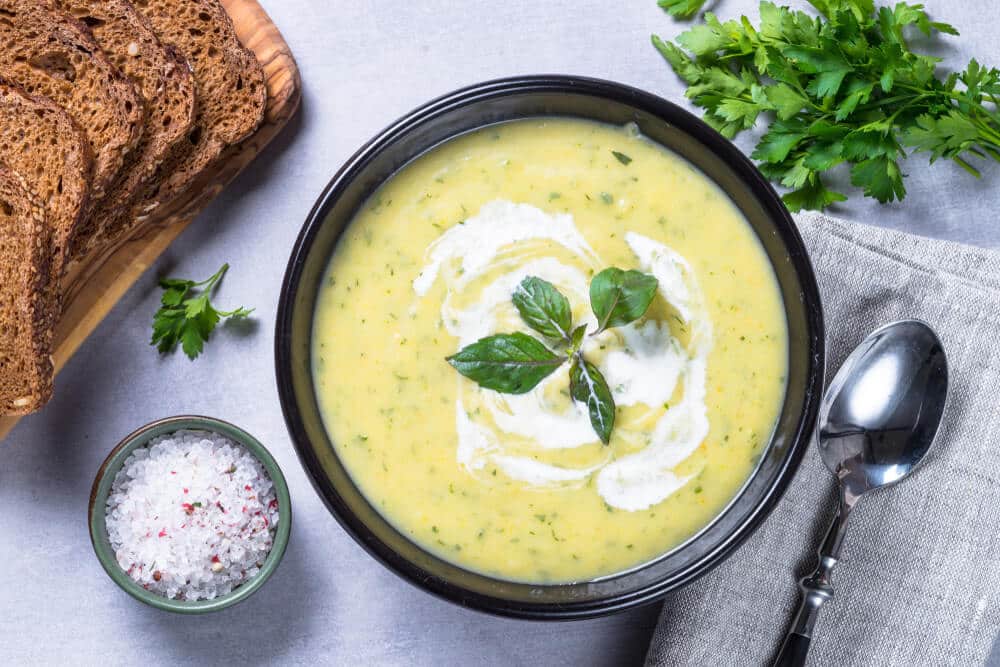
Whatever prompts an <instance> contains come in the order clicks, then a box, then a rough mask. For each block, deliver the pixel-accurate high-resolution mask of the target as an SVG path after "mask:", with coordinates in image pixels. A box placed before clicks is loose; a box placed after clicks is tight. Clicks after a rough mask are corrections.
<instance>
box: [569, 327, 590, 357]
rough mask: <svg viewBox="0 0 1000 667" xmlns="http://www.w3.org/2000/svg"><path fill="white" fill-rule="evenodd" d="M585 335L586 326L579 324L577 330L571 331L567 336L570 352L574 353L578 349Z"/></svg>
mask: <svg viewBox="0 0 1000 667" xmlns="http://www.w3.org/2000/svg"><path fill="white" fill-rule="evenodd" d="M586 335H587V325H586V324H581V325H580V326H578V327H577V328H575V329H573V333H571V334H570V336H569V347H570V350H571V351H572V352H576V351H577V350H579V349H580V345H581V344H582V343H583V337H584V336H586Z"/></svg>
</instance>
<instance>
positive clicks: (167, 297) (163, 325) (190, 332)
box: [150, 264, 253, 359]
mask: <svg viewBox="0 0 1000 667" xmlns="http://www.w3.org/2000/svg"><path fill="white" fill-rule="evenodd" d="M228 269H229V265H228V264H223V265H222V268H220V269H219V270H218V271H216V272H215V274H214V275H212V277H211V278H208V279H207V280H203V281H201V282H195V281H193V280H182V279H178V278H162V279H161V280H160V287H162V288H163V290H164V291H163V294H162V295H160V304H161V306H160V309H159V310H158V311H156V313H155V314H154V315H153V337H152V340H150V345H155V346H156V349H157V350H159V351H160V353H161V354H166V353H168V352H172V351H173V350H174V349H176V347H177V344H178V343H180V346H181V349H182V350H184V354H186V355H187V356H188V358H190V359H194V358H195V357H197V356H198V355H199V354H201V352H202V350H203V349H204V347H205V342H206V341H207V340H208V338H209V336H211V334H212V331H213V330H215V327H216V326H217V325H218V324H219V322H220V321H221V320H223V319H226V318H231V319H238V318H244V317H247V316H248V315H250V313H252V312H253V308H244V307H242V306H241V307H239V308H236V309H235V310H230V311H220V310H216V309H215V308H214V307H213V306H212V303H211V301H210V298H211V295H212V291H213V290H214V289H215V287H216V286H217V285H218V284H219V281H220V280H221V279H222V276H223V275H224V274H225V273H226V271H227V270H228ZM195 290H197V291H199V293H198V294H196V295H195V294H194V291H195Z"/></svg>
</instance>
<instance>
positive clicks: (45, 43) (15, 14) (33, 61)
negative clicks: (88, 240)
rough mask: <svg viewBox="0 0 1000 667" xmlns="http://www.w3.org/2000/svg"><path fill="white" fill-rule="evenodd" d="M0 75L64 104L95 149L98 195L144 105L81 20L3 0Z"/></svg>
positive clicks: (33, 0) (37, 2) (38, 4)
mask: <svg viewBox="0 0 1000 667" xmlns="http://www.w3.org/2000/svg"><path fill="white" fill-rule="evenodd" d="M0 77H3V78H4V79H6V80H8V81H12V82H14V83H17V84H18V85H19V86H21V87H22V88H23V89H24V90H25V91H26V92H28V93H29V94H32V95H43V96H45V97H48V98H50V99H51V100H52V101H53V102H55V103H56V104H58V105H59V106H61V107H63V108H64V109H66V111H67V112H69V114H70V116H72V117H73V119H74V120H75V121H76V122H77V124H78V125H79V126H80V127H81V128H82V129H83V131H84V132H85V133H86V135H87V138H88V140H89V141H90V144H91V149H92V151H93V154H94V161H95V162H94V178H93V189H92V192H91V199H92V201H93V202H94V203H96V202H97V201H99V200H100V199H101V198H102V197H103V196H104V195H105V193H106V192H107V189H108V187H109V186H110V185H111V184H112V182H113V181H114V179H115V177H116V176H117V175H118V173H119V171H120V170H121V168H122V166H123V164H124V163H125V158H126V156H127V155H128V154H129V153H130V152H131V151H132V150H133V149H134V148H135V146H136V145H137V144H138V142H139V139H140V138H141V136H142V130H143V124H144V121H145V107H144V105H143V103H142V98H141V97H140V95H139V93H138V91H137V90H136V87H135V85H134V84H133V83H132V82H131V81H129V80H128V79H127V78H126V77H125V75H123V74H122V73H121V72H119V71H118V68H116V67H115V66H114V65H113V64H112V63H111V61H110V60H108V58H107V56H105V55H104V53H103V52H102V51H101V49H100V47H99V46H98V45H97V43H96V42H95V41H94V39H93V37H91V35H90V32H89V31H88V30H87V28H86V26H84V25H83V24H82V23H80V22H79V21H76V20H74V19H72V18H70V17H69V16H67V15H64V14H61V13H58V12H55V11H53V10H52V9H50V8H49V7H47V6H46V5H45V3H44V2H42V1H41V0H0Z"/></svg>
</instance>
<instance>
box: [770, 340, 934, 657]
mask: <svg viewBox="0 0 1000 667" xmlns="http://www.w3.org/2000/svg"><path fill="white" fill-rule="evenodd" d="M947 393H948V362H947V360H946V359H945V354H944V348H943V347H942V346H941V341H940V340H939V339H938V337H937V335H936V334H935V333H934V331H933V330H932V329H931V328H930V327H929V326H927V325H926V324H924V323H923V322H920V321H918V320H903V321H900V322H894V323H893V324H889V325H887V326H884V327H882V328H881V329H878V330H877V331H875V332H874V333H872V334H871V335H870V336H868V338H866V339H865V340H864V341H863V342H862V343H861V345H859V346H858V348H857V349H856V350H854V352H852V353H851V355H850V356H849V357H848V358H847V361H845V362H844V365H843V366H841V368H840V370H839V371H838V372H837V375H836V377H834V378H833V382H831V383H830V386H829V387H828V388H827V390H826V394H825V395H824V397H823V403H822V404H821V406H820V413H819V424H820V426H819V438H818V441H819V453H820V457H821V458H822V459H823V463H825V464H826V467H827V468H829V469H830V471H831V472H832V473H833V474H834V475H836V476H837V479H838V480H839V482H840V506H839V508H838V510H837V515H836V516H835V517H834V519H833V523H832V524H831V525H830V530H829V531H828V532H827V534H826V539H824V540H823V544H822V546H821V547H820V548H819V565H817V567H816V569H815V571H813V573H812V574H811V575H809V576H808V577H805V578H803V579H802V580H801V581H800V582H799V588H800V589H801V590H802V602H801V604H800V605H799V610H798V613H797V614H796V616H795V620H794V621H793V622H792V625H791V627H790V628H789V630H788V634H787V635H785V641H784V643H783V644H782V646H781V650H780V651H779V653H778V657H777V659H776V660H775V663H774V664H775V666H776V667H779V666H780V667H790V666H792V665H802V664H804V663H805V659H806V654H807V653H808V652H809V642H810V639H811V637H812V630H813V625H814V624H815V623H816V617H817V614H818V612H819V608H820V607H821V606H822V605H823V603H824V602H826V601H827V600H829V599H830V598H831V597H833V587H832V586H831V584H830V573H831V571H832V570H833V566H834V565H836V564H837V559H838V558H839V557H840V548H841V546H842V544H843V542H844V535H845V533H846V530H847V520H848V519H849V518H850V516H851V510H852V509H853V508H854V504H855V503H857V502H858V499H859V498H861V496H863V495H864V494H866V493H868V492H869V491H872V490H873V489H877V488H880V487H883V486H888V485H890V484H895V483H896V482H898V481H899V480H901V479H903V478H904V477H906V476H907V475H908V474H910V472H911V471H912V470H913V469H914V468H915V467H916V466H917V464H918V463H919V462H920V460H921V459H922V458H923V456H924V454H926V453H927V450H928V449H930V446H931V443H932V442H934V434H935V433H936V432H937V429H938V424H939V423H940V422H941V414H942V413H943V412H944V405H945V399H946V397H947Z"/></svg>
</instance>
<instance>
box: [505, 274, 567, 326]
mask: <svg viewBox="0 0 1000 667" xmlns="http://www.w3.org/2000/svg"><path fill="white" fill-rule="evenodd" d="M511 299H512V300H513V301H514V306H516V307H517V312H519V313H521V319H523V320H524V321H525V322H526V323H527V325H528V326H529V327H531V328H532V329H534V330H535V331H537V332H538V333H540V334H542V335H543V336H548V337H549V338H558V339H560V340H569V328H570V325H571V324H572V321H571V318H572V313H571V312H570V308H569V301H568V300H567V299H566V297H564V296H563V295H562V294H561V293H560V292H559V290H558V289H556V286H555V285H553V284H552V283H550V282H548V281H547V280H542V279H541V278H537V277H535V276H528V277H527V278H525V279H524V280H522V281H521V284H520V285H518V286H517V289H516V290H514V295H513V296H512V297H511Z"/></svg>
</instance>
